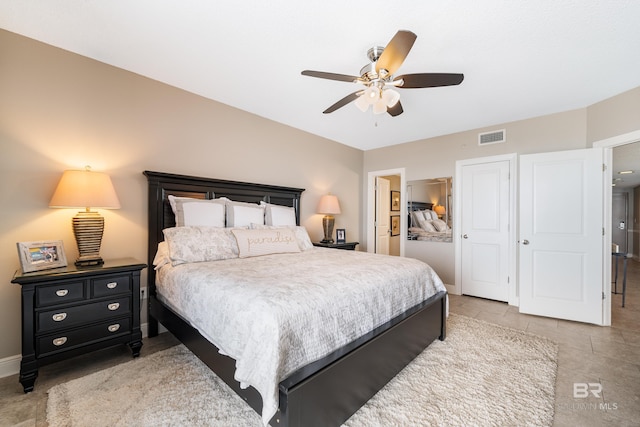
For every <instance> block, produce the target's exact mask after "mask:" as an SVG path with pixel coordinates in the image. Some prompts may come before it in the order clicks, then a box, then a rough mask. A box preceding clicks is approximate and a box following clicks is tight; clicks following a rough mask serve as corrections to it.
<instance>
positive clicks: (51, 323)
mask: <svg viewBox="0 0 640 427" xmlns="http://www.w3.org/2000/svg"><path fill="white" fill-rule="evenodd" d="M130 312H131V298H129V297H126V298H118V299H111V300H106V301H101V302H94V303H90V304H84V305H79V306H75V307H66V308H62V309H59V310H48V311H43V312H40V313H38V326H37V332H45V331H52V330H55V329H62V328H66V327H69V326H74V325H81V324H84V323H91V322H95V321H98V320H102V319H108V318H110V317H117V316H122V315H124V314H127V313H130Z"/></svg>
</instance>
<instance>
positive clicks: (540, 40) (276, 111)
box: [0, 0, 640, 150]
mask: <svg viewBox="0 0 640 427" xmlns="http://www.w3.org/2000/svg"><path fill="white" fill-rule="evenodd" d="M639 18H640V1H635V0H628V1H624V0H614V1H607V0H557V1H550V0H549V1H542V2H540V1H528V2H525V1H513V0H482V1H479V0H458V1H455V2H454V1H442V0H438V1H436V0H423V1H419V0H412V1H407V0H397V1H394V2H389V1H379V0H368V1H366V2H363V1H352V2H349V1H344V0H342V1H336V0H325V1H314V2H309V1H293V0H270V1H264V0H262V1H256V0H244V1H212V0H189V1H178V0H174V1H170V0H136V1H131V0H109V1H104V0H58V1H50V0H2V1H1V2H0V28H3V29H6V30H9V31H12V32H16V33H18V34H22V35H25V36H27V37H31V38H34V39H37V40H40V41H43V42H45V43H48V44H51V45H54V46H58V47H61V48H63V49H66V50H69V51H72V52H76V53H78V54H81V55H84V56H87V57H90V58H94V59H97V60H99V61H102V62H105V63H107V64H111V65H114V66H117V67H120V68H123V69H126V70H129V71H132V72H135V73H137V74H140V75H143V76H147V77H150V78H152V79H155V80H159V81H161V82H164V83H167V84H170V85H172V86H176V87H179V88H182V89H185V90H187V91H190V92H193V93H196V94H199V95H202V96H204V97H206V98H210V99H213V100H216V101H219V102H222V103H224V104H228V105H231V106H233V107H237V108H239V109H242V110H245V111H248V112H251V113H254V114H257V115H259V116H262V117H266V118H268V119H271V120H275V121H277V122H280V123H284V124H287V125H289V126H292V127H295V128H298V129H302V130H305V131H307V132H310V133H313V134H316V135H320V136H323V137H326V138H329V139H331V140H335V141H337V142H340V143H343V144H346V145H349V146H353V147H357V148H360V149H363V150H366V149H372V148H377V147H382V146H387V145H392V144H399V143H403V142H408V141H414V140H419V139H424V138H429V137H434V136H438V135H444V134H449V133H454V132H459V131H464V130H469V129H475V128H480V127H491V126H494V125H497V124H500V123H505V122H509V121H513V120H519V119H526V118H530V117H535V116H540V115H545V114H550V113H556V112H561V111H566V110H571V109H575V108H582V107H586V106H588V105H590V104H593V103H595V102H598V101H601V100H603V99H605V98H608V97H611V96H613V95H616V94H619V93H621V92H624V91H626V90H629V89H632V88H634V87H638V86H640V53H639V52H640V20H639ZM399 29H406V30H410V31H413V32H414V33H416V34H417V36H418V39H417V41H416V43H415V44H414V46H413V49H412V50H411V52H410V53H409V56H408V57H407V59H406V61H405V63H404V64H403V66H402V67H401V68H400V70H399V71H398V73H399V74H406V73H421V72H451V73H463V74H464V75H465V79H464V81H463V82H462V84H461V85H459V86H451V87H441V88H429V89H405V90H400V92H401V96H402V97H401V101H402V104H403V106H404V111H405V112H404V114H402V115H400V116H398V117H395V118H393V117H390V116H389V115H387V114H384V115H380V116H374V115H373V114H372V113H371V111H370V110H369V112H367V113H362V112H360V111H359V110H358V109H357V108H356V107H355V106H354V105H353V104H350V105H347V106H345V107H343V108H341V109H339V110H338V111H336V112H334V113H332V114H328V115H324V114H322V111H323V110H325V109H326V108H327V107H328V106H330V105H331V104H333V103H334V102H336V101H337V100H338V99H340V98H342V97H344V96H346V95H347V94H349V93H351V92H354V91H355V90H357V87H356V86H355V85H354V84H352V83H345V82H338V81H330V80H323V79H317V78H311V77H306V76H301V75H300V72H301V71H302V70H304V69H311V70H319V71H328V72H334V73H340V74H351V75H357V74H359V71H360V68H361V67H362V66H364V65H365V64H366V63H367V58H366V52H367V50H368V49H369V48H370V47H372V46H376V45H380V46H384V45H386V44H387V42H388V41H389V40H390V39H391V38H392V37H393V35H394V34H395V33H396V31H398V30H399Z"/></svg>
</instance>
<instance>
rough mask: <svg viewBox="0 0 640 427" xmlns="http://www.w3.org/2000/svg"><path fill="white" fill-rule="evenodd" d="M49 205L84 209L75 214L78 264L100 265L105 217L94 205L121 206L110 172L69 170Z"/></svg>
mask: <svg viewBox="0 0 640 427" xmlns="http://www.w3.org/2000/svg"><path fill="white" fill-rule="evenodd" d="M49 207H50V208H85V211H82V212H78V213H77V215H76V216H75V217H73V234H74V235H75V237H76V243H77V245H78V253H79V256H78V259H77V260H76V262H75V264H76V266H79V267H86V266H92V265H101V264H103V263H104V261H103V260H102V258H101V257H100V245H101V243H102V233H103V231H104V218H103V217H102V216H101V215H100V214H99V213H98V212H95V211H92V210H91V208H92V207H93V208H100V209H120V202H119V201H118V196H117V195H116V191H115V189H114V188H113V184H112V183H111V178H109V175H107V174H105V173H101V172H92V171H91V168H90V167H88V166H87V167H86V168H85V170H67V171H64V173H63V174H62V178H60V182H59V183H58V187H56V191H55V192H54V193H53V197H51V201H50V202H49Z"/></svg>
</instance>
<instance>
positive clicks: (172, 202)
mask: <svg viewBox="0 0 640 427" xmlns="http://www.w3.org/2000/svg"><path fill="white" fill-rule="evenodd" d="M167 198H168V199H169V205H171V210H172V211H173V214H174V215H175V214H176V200H203V199H195V198H193V197H178V196H174V195H169V196H168V197H167Z"/></svg>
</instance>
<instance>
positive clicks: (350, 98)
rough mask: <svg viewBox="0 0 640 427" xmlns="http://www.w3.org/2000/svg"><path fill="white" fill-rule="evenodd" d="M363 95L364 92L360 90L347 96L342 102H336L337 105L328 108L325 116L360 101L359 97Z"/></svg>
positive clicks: (324, 112)
mask: <svg viewBox="0 0 640 427" xmlns="http://www.w3.org/2000/svg"><path fill="white" fill-rule="evenodd" d="M361 94H362V91H361V90H359V91H357V92H353V93H352V94H350V95H347V96H345V97H344V98H342V99H341V100H340V101H338V102H336V103H335V104H333V105H332V106H331V107H329V108H327V109H326V110H324V111H323V112H322V113H323V114H329V113H333V112H334V111H336V110H337V109H338V108H342V107H344V106H345V105H347V104H348V103H350V102H353V101H355V100H356V99H358V97H359V96H360V95H361Z"/></svg>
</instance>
